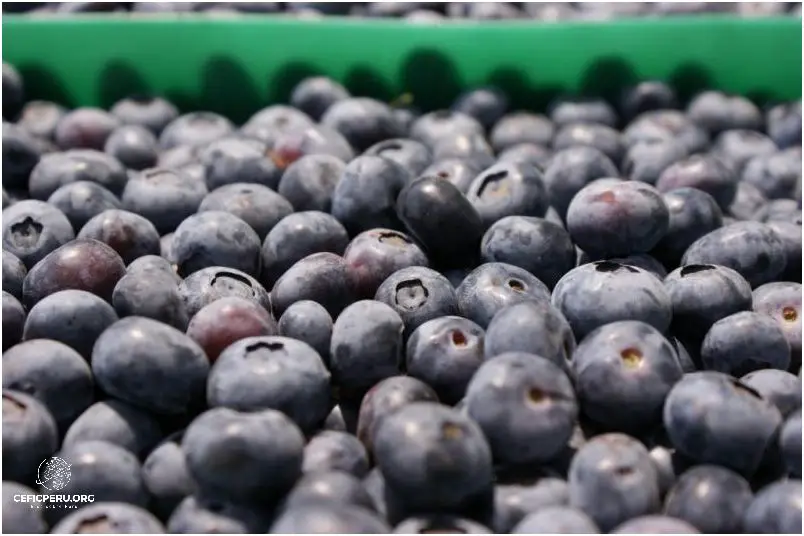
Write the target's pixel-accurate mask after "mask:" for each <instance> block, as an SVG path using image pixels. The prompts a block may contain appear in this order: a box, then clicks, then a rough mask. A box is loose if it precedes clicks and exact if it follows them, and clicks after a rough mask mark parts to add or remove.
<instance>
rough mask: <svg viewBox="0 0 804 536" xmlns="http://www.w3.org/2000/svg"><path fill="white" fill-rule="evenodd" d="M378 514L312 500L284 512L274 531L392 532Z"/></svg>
mask: <svg viewBox="0 0 804 536" xmlns="http://www.w3.org/2000/svg"><path fill="white" fill-rule="evenodd" d="M390 532H391V528H390V527H389V526H388V525H387V524H386V523H385V521H384V520H382V519H380V518H379V517H378V516H377V515H376V514H374V513H372V512H370V511H368V510H366V509H365V508H360V507H357V506H352V507H346V506H339V505H331V504H308V505H304V506H300V507H298V508H293V509H290V510H287V511H285V512H283V513H282V514H281V515H280V516H279V517H278V518H277V519H276V520H274V523H273V525H271V530H270V531H269V533H270V534H389V533H390Z"/></svg>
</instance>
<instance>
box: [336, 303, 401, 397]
mask: <svg viewBox="0 0 804 536" xmlns="http://www.w3.org/2000/svg"><path fill="white" fill-rule="evenodd" d="M403 329H404V324H403V322H402V319H401V318H400V317H399V315H398V314H397V313H396V311H394V310H393V309H392V308H391V307H390V306H388V305H385V304H384V303H381V302H378V301H374V300H362V301H358V302H355V303H353V304H352V305H350V306H348V307H347V308H345V309H344V310H343V312H342V313H341V314H340V315H339V316H338V317H337V319H336V320H335V325H334V326H333V328H332V341H331V343H330V368H331V370H332V377H333V380H334V381H335V382H336V383H337V384H338V385H339V386H340V387H341V388H347V389H355V390H361V389H362V390H366V389H368V388H370V387H371V386H372V385H374V384H376V383H377V382H378V381H380V380H384V379H385V378H388V377H391V376H394V375H395V374H398V373H399V367H400V365H401V363H402V359H403V355H404V348H405V347H404V344H403V342H402V331H403Z"/></svg>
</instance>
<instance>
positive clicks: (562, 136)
mask: <svg viewBox="0 0 804 536" xmlns="http://www.w3.org/2000/svg"><path fill="white" fill-rule="evenodd" d="M571 147H592V148H594V149H597V150H599V151H600V152H602V153H603V154H605V155H606V156H607V157H609V158H610V159H611V161H612V162H614V163H615V164H618V163H619V162H620V161H621V160H622V158H623V156H624V154H625V145H624V144H623V140H622V136H621V135H620V133H619V132H618V131H616V130H614V129H613V128H611V127H609V126H606V125H602V124H598V123H569V124H567V125H564V126H563V127H561V128H559V129H558V130H557V131H556V135H555V137H554V138H553V149H554V150H555V151H562V150H564V149H569V148H571Z"/></svg>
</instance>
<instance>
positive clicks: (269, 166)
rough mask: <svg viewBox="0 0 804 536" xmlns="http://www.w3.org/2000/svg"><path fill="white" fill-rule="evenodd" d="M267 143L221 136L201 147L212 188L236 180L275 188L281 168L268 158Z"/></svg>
mask: <svg viewBox="0 0 804 536" xmlns="http://www.w3.org/2000/svg"><path fill="white" fill-rule="evenodd" d="M267 151H268V146H267V145H266V144H265V143H263V142H261V141H257V140H252V139H239V138H232V137H228V138H222V139H219V140H216V141H213V142H212V143H210V144H209V145H206V146H205V147H204V148H203V149H201V152H200V155H199V159H200V161H201V163H202V164H203V165H204V171H205V173H204V177H205V178H206V183H207V189H209V191H212V190H215V189H216V188H220V187H221V186H226V185H228V184H236V183H254V184H260V185H262V186H266V187H268V188H271V189H272V190H275V189H276V188H277V186H279V179H280V177H281V174H282V170H281V169H279V168H278V167H277V165H276V164H275V163H274V162H273V160H272V159H271V158H268V157H266V153H267Z"/></svg>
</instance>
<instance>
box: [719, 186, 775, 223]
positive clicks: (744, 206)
mask: <svg viewBox="0 0 804 536" xmlns="http://www.w3.org/2000/svg"><path fill="white" fill-rule="evenodd" d="M767 202H768V199H767V198H766V197H765V194H763V193H762V191H761V190H760V189H759V188H757V187H756V186H754V185H753V184H751V183H750V182H747V181H740V182H739V183H737V193H736V194H735V195H734V200H733V201H732V203H731V204H730V205H729V206H728V207H727V208H728V214H729V215H730V216H732V217H734V218H735V219H737V220H751V219H753V217H754V214H756V213H757V212H759V211H760V210H761V209H762V208H763V207H764V206H765V204H766V203H767ZM721 208H723V207H722V206H721ZM724 223H725V222H724Z"/></svg>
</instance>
